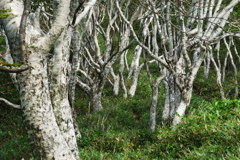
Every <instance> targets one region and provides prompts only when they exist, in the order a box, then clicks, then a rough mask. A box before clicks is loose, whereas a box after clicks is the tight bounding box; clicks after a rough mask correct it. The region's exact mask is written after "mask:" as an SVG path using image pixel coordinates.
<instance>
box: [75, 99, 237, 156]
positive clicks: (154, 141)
mask: <svg viewBox="0 0 240 160" xmlns="http://www.w3.org/2000/svg"><path fill="white" fill-rule="evenodd" d="M119 99H120V100H119ZM136 105H138V107H139V108H140V109H139V116H140V117H141V118H140V122H138V121H136V119H134V116H133V114H132V110H131V105H126V102H125V101H121V98H118V105H117V106H115V107H112V108H107V109H105V110H103V111H101V112H99V113H97V114H96V115H87V116H84V117H82V118H80V119H79V121H81V122H82V124H81V125H80V126H82V134H83V136H82V138H81V139H79V141H78V142H79V147H80V151H81V158H82V159H114V160H115V159H119V160H120V159H143V160H145V159H151V160H152V159H191V160H192V159H206V160H208V159H239V158H240V156H239V153H240V143H239V139H240V130H239V125H240V100H230V99H226V100H218V101H212V102H207V101H204V100H201V99H198V98H196V97H195V98H194V99H193V100H192V104H191V105H190V106H189V109H188V115H187V116H186V117H185V118H183V121H182V123H181V124H180V125H178V126H176V127H174V128H169V127H167V126H165V125H163V124H162V125H161V123H160V122H159V126H158V129H157V130H156V131H155V132H154V133H150V132H149V131H148V129H147V120H148V114H147V112H148V106H147V105H146V103H143V102H139V103H137V104H136ZM119 106H121V107H119ZM124 106H125V107H124ZM144 108H145V109H144Z"/></svg>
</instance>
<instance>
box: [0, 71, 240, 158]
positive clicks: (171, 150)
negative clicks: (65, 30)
mask: <svg viewBox="0 0 240 160" xmlns="http://www.w3.org/2000/svg"><path fill="white" fill-rule="evenodd" d="M0 80H1V81H0V84H8V82H9V77H8V76H7V75H6V74H1V76H0ZM139 81H140V84H141V85H140V86H139V88H138V90H137V92H136V96H135V97H133V98H127V99H125V98H123V97H121V96H113V95H112V94H111V89H110V87H109V88H107V89H105V91H104V94H103V95H104V96H103V106H104V107H105V108H104V110H102V111H100V112H98V113H96V114H94V115H91V114H89V113H88V109H87V98H86V96H85V95H83V94H82V92H81V91H80V90H78V92H77V95H78V96H77V98H76V108H77V111H78V115H79V116H78V119H77V121H78V123H79V126H80V128H81V132H82V135H83V137H82V138H81V139H78V144H79V150H80V157H81V159H83V160H88V159H89V160H129V159H133V160H135V159H137V160H141V159H142V160H147V159H149V160H154V159H156V160H158V159H161V160H164V159H166V160H169V159H170V160H171V159H184V160H185V159H189V160H194V159H201V160H204V159H206V160H209V159H231V160H232V159H233V160H235V159H236V160H237V159H240V143H239V139H240V130H239V128H240V127H239V126H240V100H236V99H233V100H230V99H226V100H208V101H207V100H204V99H205V96H206V95H205V96H204V98H202V97H201V96H199V95H197V96H196V94H195V96H193V99H192V101H191V105H190V106H189V107H188V109H187V113H186V116H185V117H184V118H183V121H182V123H181V124H180V125H178V126H177V127H176V128H174V129H173V128H169V127H167V126H165V125H164V124H162V123H161V118H160V117H161V106H162V105H163V94H162V93H160V95H159V104H158V106H159V108H158V111H157V116H158V120H157V123H158V128H157V130H156V131H155V132H154V133H151V132H149V130H148V118H149V107H150V103H151V99H150V95H151V90H150V89H147V88H148V87H149V85H148V80H147V79H146V76H145V78H144V76H142V77H140V80H139ZM0 87H1V88H0V90H1V91H3V90H4V94H1V95H0V96H1V97H5V98H10V99H11V100H12V102H14V103H19V101H18V95H15V94H14V93H16V92H15V91H14V89H13V88H14V86H13V84H8V85H5V86H0ZM161 90H162V89H160V91H161ZM211 95H212V94H211ZM214 99H216V98H215V96H214ZM0 106H1V107H0V118H1V123H0V159H1V160H20V159H25V160H27V159H31V157H32V155H31V148H30V146H29V144H28V140H27V136H26V132H25V130H24V125H23V120H22V117H21V114H22V113H21V111H19V110H16V109H12V108H9V107H7V106H5V105H4V104H2V103H0ZM136 115H137V116H138V117H137V118H136Z"/></svg>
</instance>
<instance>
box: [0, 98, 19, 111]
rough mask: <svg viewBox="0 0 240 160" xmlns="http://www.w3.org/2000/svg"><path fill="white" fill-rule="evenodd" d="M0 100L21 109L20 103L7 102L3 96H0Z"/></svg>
mask: <svg viewBox="0 0 240 160" xmlns="http://www.w3.org/2000/svg"><path fill="white" fill-rule="evenodd" d="M0 101H2V102H4V103H6V104H7V105H8V106H10V107H13V108H16V109H22V108H21V105H18V104H13V103H11V102H9V101H8V100H6V99H5V98H0Z"/></svg>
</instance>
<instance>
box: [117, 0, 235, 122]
mask: <svg viewBox="0 0 240 160" xmlns="http://www.w3.org/2000/svg"><path fill="white" fill-rule="evenodd" d="M140 2H141V5H142V6H143V8H144V9H145V12H146V13H148V16H145V17H143V18H149V17H154V19H153V23H154V24H156V26H157V34H158V39H157V41H158V42H157V43H158V44H159V46H160V48H159V50H158V51H157V54H155V52H153V50H152V48H151V47H149V46H146V45H145V43H144V42H142V41H141V40H140V39H139V38H138V36H137V35H136V31H135V29H134V28H133V26H132V25H131V24H130V23H129V21H128V19H127V18H126V16H125V15H124V14H123V13H122V12H121V8H118V9H119V13H120V15H121V16H122V18H123V19H124V20H125V22H126V23H127V24H128V25H129V26H130V27H131V31H132V33H133V35H134V37H135V40H136V41H137V42H138V44H139V45H140V46H141V47H142V48H143V49H144V50H146V52H147V53H148V55H149V56H151V57H153V58H154V59H156V60H157V61H158V62H159V63H161V64H162V65H163V66H165V67H166V68H167V70H168V73H167V77H166V78H165V79H164V80H163V84H164V88H165V105H164V108H163V114H162V118H163V120H170V121H172V124H173V125H176V124H178V123H179V122H180V121H181V118H182V116H183V115H184V113H185V110H186V107H187V106H188V105H189V103H190V100H191V97H192V88H193V81H194V79H195V76H196V74H197V72H198V70H199V67H200V66H201V64H202V62H203V61H204V60H205V58H206V55H208V54H209V52H210V50H211V48H212V47H213V46H214V45H216V44H217V42H218V41H219V40H220V39H222V38H224V37H226V36H238V35H239V34H236V33H229V32H227V33H226V32H223V30H224V27H225V26H226V25H227V24H229V23H230V22H229V16H230V14H231V13H232V11H233V9H234V7H235V6H236V5H237V4H239V0H231V1H224V2H223V1H222V0H218V1H215V0H192V1H175V0H164V1H154V0H147V1H140ZM116 5H117V4H116ZM149 30H150V31H152V32H154V31H153V29H152V28H149Z"/></svg>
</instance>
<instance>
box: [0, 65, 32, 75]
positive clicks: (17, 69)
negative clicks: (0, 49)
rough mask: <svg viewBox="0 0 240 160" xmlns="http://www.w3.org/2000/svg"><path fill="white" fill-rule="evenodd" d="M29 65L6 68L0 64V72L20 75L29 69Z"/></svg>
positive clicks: (6, 66)
mask: <svg viewBox="0 0 240 160" xmlns="http://www.w3.org/2000/svg"><path fill="white" fill-rule="evenodd" d="M30 68H31V67H30V66H29V65H26V64H23V65H21V66H20V67H15V66H8V65H2V64H0V72H8V73H20V72H23V71H26V70H28V69H30Z"/></svg>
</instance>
